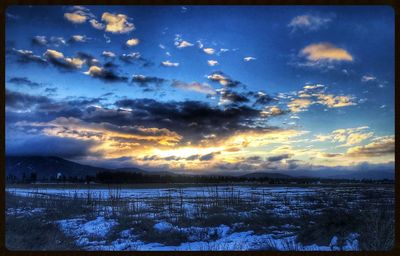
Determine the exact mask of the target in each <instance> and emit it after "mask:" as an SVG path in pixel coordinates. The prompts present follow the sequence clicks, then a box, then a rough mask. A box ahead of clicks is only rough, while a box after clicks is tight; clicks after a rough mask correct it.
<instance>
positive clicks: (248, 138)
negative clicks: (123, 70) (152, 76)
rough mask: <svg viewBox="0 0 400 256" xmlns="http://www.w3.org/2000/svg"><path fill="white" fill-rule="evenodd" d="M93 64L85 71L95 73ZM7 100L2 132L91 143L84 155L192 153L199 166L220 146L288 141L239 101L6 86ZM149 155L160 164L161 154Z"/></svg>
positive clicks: (228, 148) (179, 155)
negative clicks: (35, 91) (54, 93)
mask: <svg viewBox="0 0 400 256" xmlns="http://www.w3.org/2000/svg"><path fill="white" fill-rule="evenodd" d="M93 67H94V66H92V67H91V70H89V71H88V75H92V76H95V75H98V74H97V73H96V70H93ZM97 68H99V69H100V68H101V67H97ZM98 72H101V71H98ZM136 78H138V77H136ZM140 79H141V78H140ZM141 80H143V79H141ZM145 80H146V79H145ZM152 81H155V80H152ZM157 81H158V80H157ZM102 97H103V96H102ZM104 97H105V96H104ZM6 106H7V107H6V111H7V114H6V116H7V129H8V130H7V134H9V135H10V136H12V137H13V138H14V139H15V138H16V137H15V136H14V135H15V134H11V133H10V131H12V132H15V133H18V134H24V135H23V136H22V135H21V136H22V137H20V138H24V136H28V135H29V134H30V135H32V136H37V137H38V136H42V137H43V136H45V137H46V138H49V137H55V138H65V139H71V140H77V141H81V142H82V141H84V142H87V143H90V145H91V146H89V149H90V150H89V152H86V151H85V153H84V156H93V155H94V154H99V155H101V156H102V157H105V158H111V157H113V158H114V157H121V156H127V155H135V156H137V157H138V158H142V157H144V156H146V155H147V156H152V155H156V156H159V157H160V158H165V157H170V156H174V157H175V158H174V159H172V158H171V160H169V161H177V162H179V163H176V164H181V163H182V161H183V162H184V161H186V160H185V159H183V158H191V159H192V160H191V161H192V162H197V165H196V163H193V166H191V167H193V168H204V167H205V166H204V165H201V164H200V163H199V162H202V161H201V160H204V161H203V162H204V163H203V164H206V163H207V161H214V160H215V158H216V155H219V154H221V155H222V154H223V153H222V151H225V150H226V152H238V151H237V150H241V149H243V148H245V147H247V146H248V145H251V146H258V145H261V144H269V143H282V142H288V141H290V140H289V139H288V138H289V137H290V136H294V135H293V132H283V131H279V129H278V128H274V127H270V126H269V125H268V124H267V122H265V121H264V122H263V118H262V116H260V113H259V112H260V111H259V110H258V109H254V108H251V107H248V106H246V105H241V104H240V105H239V104H238V105H233V104H230V105H226V106H224V107H218V106H215V105H210V104H207V103H205V102H200V101H188V100H185V101H166V102H161V101H157V100H154V99H120V100H117V101H116V102H110V98H109V97H108V98H84V97H80V98H65V99H60V98H58V99H52V98H49V97H44V96H38V95H29V94H23V93H18V92H12V91H7V93H6ZM105 106H107V107H105ZM284 134H286V135H284ZM13 143H14V142H13ZM234 149H236V151H234ZM37 151H38V152H40V148H37ZM217 152H221V153H217ZM193 155H197V156H195V157H194V156H193ZM200 158H201V159H200ZM154 161H155V163H154V165H158V166H159V165H160V164H164V163H165V162H163V161H166V160H162V159H161V160H158V162H157V161H156V160H154ZM207 164H208V163H207Z"/></svg>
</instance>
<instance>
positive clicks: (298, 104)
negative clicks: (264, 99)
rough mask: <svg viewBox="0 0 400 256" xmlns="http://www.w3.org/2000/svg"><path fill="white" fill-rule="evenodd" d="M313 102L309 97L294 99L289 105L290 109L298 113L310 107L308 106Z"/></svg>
mask: <svg viewBox="0 0 400 256" xmlns="http://www.w3.org/2000/svg"><path fill="white" fill-rule="evenodd" d="M311 104H313V102H312V101H311V100H309V99H294V100H292V101H291V102H289V104H288V105H287V106H288V107H289V109H290V111H292V112H294V113H297V112H302V111H305V110H307V109H308V107H309V106H310V105H311Z"/></svg>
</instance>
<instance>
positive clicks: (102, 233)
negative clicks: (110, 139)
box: [6, 186, 392, 251]
mask: <svg viewBox="0 0 400 256" xmlns="http://www.w3.org/2000/svg"><path fill="white" fill-rule="evenodd" d="M380 189H383V190H382V191H384V190H385V188H374V192H377V191H378V194H379V190H380ZM6 190H7V192H9V193H10V194H12V195H14V196H17V197H18V198H28V199H29V198H31V199H34V200H32V201H35V202H38V205H35V206H33V205H32V206H30V207H25V208H8V209H7V211H6V215H7V216H17V217H19V218H26V217H31V216H34V215H36V214H43V213H44V212H46V206H47V205H49V202H53V201H54V202H59V201H63V200H64V201H65V202H73V201H76V202H79V203H80V204H82V205H83V206H84V207H83V208H84V209H86V210H85V211H82V212H79V211H77V212H76V214H69V215H65V216H64V218H59V219H54V220H51V221H52V223H54V224H55V225H56V226H57V227H58V228H59V229H60V230H61V231H62V232H63V233H64V234H65V235H67V236H69V237H72V238H73V239H74V240H75V243H76V245H77V247H78V248H81V249H84V250H102V251H109V250H117V251H119V250H140V251H189V250H195V251H202V250H207V251H209V250H224V251H225V250H235V251H241V250H271V249H272V250H300V251H332V250H346V251H356V250H359V242H358V237H359V234H357V233H356V232H350V233H348V234H347V235H346V236H345V237H339V234H337V235H336V234H333V235H332V236H331V237H330V238H329V241H328V242H327V243H326V244H318V245H317V244H315V243H314V244H302V243H301V242H299V241H298V240H297V234H298V232H299V230H301V227H300V226H298V225H294V224H293V223H290V222H291V221H295V222H296V223H298V220H300V219H301V218H302V217H303V216H304V215H307V216H318V214H320V213H321V211H322V210H323V209H324V208H326V207H332V206H334V207H336V208H340V207H347V208H351V207H353V206H354V207H356V206H357V205H358V204H360V202H363V201H365V200H369V199H367V198H366V197H365V193H359V191H360V188H358V187H345V188H338V187H317V186H316V187H261V186H218V187H216V186H209V187H186V188H178V189H168V188H163V189H129V188H124V189H118V188H113V189H104V188H101V189H100V188H99V189H90V190H88V189H76V188H71V189H65V188H63V189H57V188H40V189H38V188H7V189H6ZM385 200H389V201H390V200H392V199H391V198H390V197H389V198H386V199H385ZM43 202H46V203H43ZM344 203H345V204H344ZM38 206H44V207H38ZM89 206H90V207H89ZM88 209H89V210H88ZM47 210H52V211H53V212H54V211H55V210H54V209H47ZM88 211H89V213H87V212H88ZM224 214H225V215H226V221H225V219H224V218H225V217H224V216H225V215H224ZM51 216H53V215H51ZM61 216H63V215H62V213H60V217H61ZM221 216H222V217H221ZM212 218H220V219H217V220H213V221H212V220H211V219H212ZM256 218H259V219H260V222H255V221H253V220H252V219H256ZM221 219H222V220H221ZM207 220H209V221H207ZM275 220H279V222H276V223H270V222H269V221H275ZM285 221H287V223H285ZM253 222H254V223H255V224H254V223H253ZM257 223H258V224H257ZM264 223H265V224H264ZM310 223H312V221H310ZM257 225H258V226H257ZM171 236H179V237H180V240H178V242H177V241H175V240H173V241H171ZM157 239H158V240H157Z"/></svg>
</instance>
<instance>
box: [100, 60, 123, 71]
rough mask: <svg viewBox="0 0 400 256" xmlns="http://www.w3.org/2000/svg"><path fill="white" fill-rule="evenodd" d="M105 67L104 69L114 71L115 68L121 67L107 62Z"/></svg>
mask: <svg viewBox="0 0 400 256" xmlns="http://www.w3.org/2000/svg"><path fill="white" fill-rule="evenodd" d="M103 67H104V68H108V69H113V68H118V67H119V65H118V64H115V63H114V62H112V61H107V62H106V63H104V64H103Z"/></svg>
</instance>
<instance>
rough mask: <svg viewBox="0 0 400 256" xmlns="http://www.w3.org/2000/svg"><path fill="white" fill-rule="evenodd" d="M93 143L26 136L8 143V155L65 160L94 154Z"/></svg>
mask: <svg viewBox="0 0 400 256" xmlns="http://www.w3.org/2000/svg"><path fill="white" fill-rule="evenodd" d="M93 146H95V144H94V143H93V142H90V141H81V140H76V139H71V138H59V137H53V136H51V137H50V136H46V135H37V134H35V135H31V136H27V135H24V137H23V138H18V137H17V138H15V139H14V140H13V142H12V143H8V144H7V147H6V154H7V155H13V156H32V155H34V156H59V157H65V158H73V157H81V156H87V155H89V154H93V153H92V152H90V148H92V147H93Z"/></svg>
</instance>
